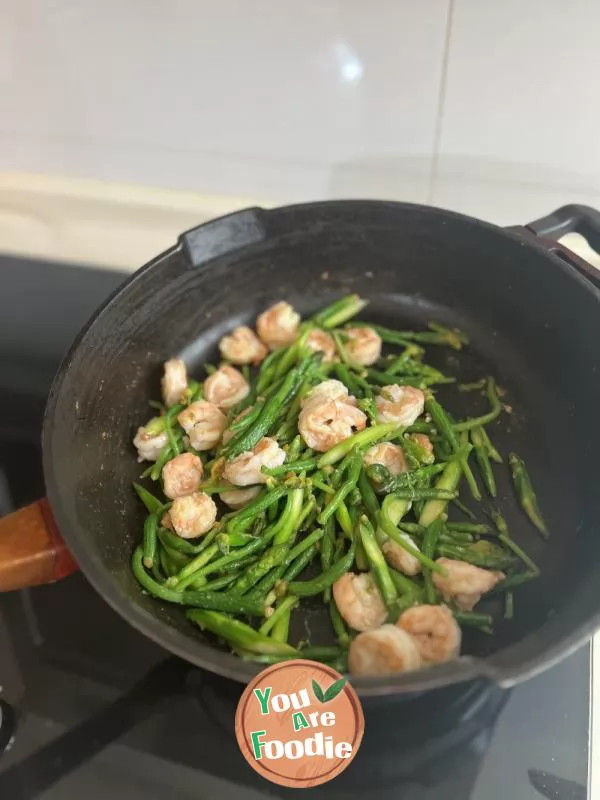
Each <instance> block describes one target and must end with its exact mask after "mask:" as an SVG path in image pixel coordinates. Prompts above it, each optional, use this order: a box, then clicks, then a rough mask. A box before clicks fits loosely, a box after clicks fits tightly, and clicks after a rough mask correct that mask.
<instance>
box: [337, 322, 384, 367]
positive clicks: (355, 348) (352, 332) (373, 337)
mask: <svg viewBox="0 0 600 800" xmlns="http://www.w3.org/2000/svg"><path fill="white" fill-rule="evenodd" d="M344 333H345V334H346V336H347V337H348V341H347V342H346V344H345V347H346V353H347V354H348V356H349V357H350V358H351V359H352V361H354V362H355V363H356V364H362V365H363V366H365V367H368V366H370V365H371V364H374V363H375V362H376V361H377V359H378V358H379V356H380V355H381V337H380V336H379V334H378V333H376V332H375V331H374V330H373V328H346V330H345V331H344Z"/></svg>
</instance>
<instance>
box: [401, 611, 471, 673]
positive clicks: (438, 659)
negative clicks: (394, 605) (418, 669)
mask: <svg viewBox="0 0 600 800" xmlns="http://www.w3.org/2000/svg"><path fill="white" fill-rule="evenodd" d="M396 625H397V626H398V627H399V628H401V629H402V630H403V631H406V632H407V633H409V634H410V635H411V636H412V637H413V639H414V640H415V642H416V644H417V647H418V648H419V653H420V655H421V659H422V661H423V664H443V663H444V661H452V659H454V658H458V656H459V654H460V643H461V639H462V633H461V630H460V627H459V625H458V623H457V621H456V620H455V619H454V617H453V616H452V612H451V611H450V609H449V608H448V607H447V606H428V605H423V606H415V607H414V608H409V609H408V610H407V611H405V612H404V613H403V614H401V615H400V619H399V620H398V622H397V623H396Z"/></svg>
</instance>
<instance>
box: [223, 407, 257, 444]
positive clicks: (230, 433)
mask: <svg viewBox="0 0 600 800" xmlns="http://www.w3.org/2000/svg"><path fill="white" fill-rule="evenodd" d="M252 408H253V407H252V406H248V408H245V409H244V410H243V411H241V412H240V413H239V414H238V415H237V417H235V418H234V419H233V420H232V422H237V421H238V420H240V419H242V418H243V417H245V416H246V414H249V413H250V412H251V411H252ZM234 436H235V431H232V430H231V429H230V428H227V430H226V431H224V432H223V437H222V442H223V444H227V442H230V441H231V440H232V439H233V437H234Z"/></svg>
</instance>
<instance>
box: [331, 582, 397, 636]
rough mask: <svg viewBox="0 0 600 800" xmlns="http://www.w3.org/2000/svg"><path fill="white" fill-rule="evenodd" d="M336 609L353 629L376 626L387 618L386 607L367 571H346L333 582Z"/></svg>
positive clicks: (363, 629)
mask: <svg viewBox="0 0 600 800" xmlns="http://www.w3.org/2000/svg"><path fill="white" fill-rule="evenodd" d="M333 598H334V600H335V604H336V606H337V608H338V611H339V612H340V614H341V615H342V617H343V618H344V619H345V621H346V622H347V623H348V625H349V626H350V627H351V628H354V630H355V631H366V630H369V629H370V628H377V627H379V625H381V624H383V623H384V622H385V621H386V619H387V609H386V607H385V605H384V603H383V599H382V597H381V594H380V592H379V589H378V588H377V584H376V583H375V581H374V580H373V578H372V577H371V575H370V574H369V573H368V572H361V573H360V574H358V575H357V574H355V573H354V572H347V573H346V574H345V575H342V577H341V578H338V580H337V581H336V582H335V583H334V584H333Z"/></svg>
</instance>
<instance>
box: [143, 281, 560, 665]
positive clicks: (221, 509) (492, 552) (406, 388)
mask: <svg viewBox="0 0 600 800" xmlns="http://www.w3.org/2000/svg"><path fill="white" fill-rule="evenodd" d="M365 305H366V303H365V302H364V301H363V300H362V299H361V298H359V297H358V296H356V295H351V296H349V297H345V298H342V299H340V300H337V301H336V302H334V303H332V304H331V305H330V306H327V307H326V308H325V309H323V310H321V311H320V312H318V313H317V314H315V315H314V316H313V317H311V318H309V319H306V320H304V321H303V320H302V319H301V317H300V314H298V312H297V311H296V310H295V309H294V308H293V307H292V306H291V305H290V304H289V303H287V302H283V301H282V302H279V303H276V304H275V305H273V306H272V307H271V308H268V309H267V310H266V311H264V312H263V313H262V314H261V315H260V316H259V317H258V319H257V321H256V331H255V330H253V329H252V328H251V327H248V326H240V327H237V328H235V329H233V330H232V331H231V332H230V333H228V334H227V335H226V336H224V337H223V338H222V339H221V342H220V344H219V352H220V355H221V357H222V359H223V361H222V363H221V364H219V365H215V366H212V365H206V366H205V370H206V373H207V374H206V375H205V377H204V379H203V380H202V381H199V380H197V379H194V378H192V377H190V376H189V374H188V367H186V364H185V363H184V362H183V361H182V360H181V359H180V358H173V359H170V360H169V361H167V362H166V364H165V365H164V375H163V379H162V383H161V390H162V391H161V395H162V404H160V405H159V407H160V414H159V415H158V416H155V417H153V418H152V419H151V420H150V421H149V422H148V423H146V425H144V426H143V427H141V428H139V429H138V431H137V433H136V434H135V437H134V439H133V444H134V447H135V448H136V450H137V453H138V460H139V461H146V462H150V465H149V466H148V468H147V469H146V470H145V472H144V473H143V475H142V478H143V479H146V478H148V479H150V480H151V481H154V482H156V485H157V487H159V488H158V489H157V490H156V491H151V490H150V489H149V488H148V485H147V484H140V483H137V484H135V489H136V491H137V493H138V495H139V497H140V499H141V500H142V502H143V503H144V505H145V506H146V509H147V512H148V515H147V517H146V521H145V524H144V531H143V537H142V543H141V544H140V545H139V547H138V548H137V549H136V551H135V553H134V555H133V561H132V566H133V572H134V574H135V576H136V578H137V580H138V581H139V583H140V584H141V586H142V587H143V589H144V590H145V591H147V592H148V593H149V594H151V595H153V596H154V597H156V598H157V600H160V601H162V602H167V603H175V604H178V605H180V606H183V607H184V608H186V609H187V611H186V616H187V617H188V619H189V620H190V623H193V624H195V625H198V626H200V628H202V629H203V630H204V631H205V632H206V633H208V634H209V635H214V636H215V637H217V638H218V639H220V640H221V641H224V642H226V643H227V644H228V645H229V647H230V648H231V650H232V651H233V652H234V653H236V654H237V655H238V656H239V657H241V658H244V659H250V660H256V661H258V662H260V663H273V662H275V661H278V660H280V659H286V658H293V657H302V658H314V659H318V660H321V661H324V662H326V663H328V664H331V665H332V666H334V667H336V668H337V669H341V670H346V669H349V670H350V672H351V673H353V674H356V675H381V674H390V673H400V672H409V671H412V670H416V669H420V668H425V667H428V666H431V665H434V664H441V663H444V662H447V661H450V660H452V659H456V658H459V657H460V650H461V642H462V629H463V628H465V627H469V628H472V629H474V630H475V631H480V632H481V633H480V635H482V636H483V635H489V634H490V633H492V632H493V625H494V618H495V616H497V612H498V608H497V606H498V603H502V602H503V603H504V617H505V618H510V617H511V616H512V614H513V613H514V608H515V594H516V593H517V592H518V587H519V585H521V584H522V583H524V582H525V581H527V580H530V579H532V578H535V577H537V575H538V574H539V570H538V568H537V566H536V564H535V563H534V562H533V561H532V559H531V558H530V557H529V555H528V554H527V553H526V552H525V551H524V550H523V549H522V548H521V547H520V546H519V545H518V544H517V543H516V542H515V541H514V540H513V538H512V536H511V534H510V532H509V530H508V526H507V525H506V522H505V520H504V518H503V516H502V514H501V512H500V510H499V509H498V508H497V507H496V506H494V505H491V506H490V505H489V504H486V505H482V506H481V507H482V510H483V511H484V513H485V514H486V518H485V519H481V520H476V521H473V520H469V521H466V522H464V521H463V522H461V521H456V520H453V514H455V513H458V512H459V511H460V509H463V510H464V508H465V507H464V505H463V503H462V501H461V499H459V492H460V491H461V489H462V488H463V486H464V487H465V488H466V489H467V490H468V491H469V492H470V494H471V495H472V497H473V498H474V499H475V500H476V501H481V500H482V497H483V493H485V494H486V495H487V496H488V500H489V501H490V502H493V501H494V499H495V498H496V495H497V488H496V475H495V470H496V471H497V470H499V469H501V468H503V467H502V466H498V465H502V464H503V462H504V459H503V456H502V454H501V453H499V452H498V450H497V449H496V448H495V447H494V445H493V443H492V441H491V438H490V433H489V430H488V428H489V426H490V425H491V424H493V423H495V421H496V420H497V418H498V417H499V416H500V414H501V413H502V411H503V406H502V402H501V400H500V396H499V393H498V390H497V388H496V385H495V382H494V380H493V379H491V378H488V379H486V380H484V381H483V383H482V384H474V385H475V386H483V387H484V389H485V393H486V396H487V402H488V403H489V411H487V412H486V413H484V414H482V415H480V416H478V417H472V418H466V419H460V420H457V419H455V418H454V417H453V416H452V415H451V414H450V413H449V412H448V411H447V409H446V408H445V407H444V406H443V405H442V404H441V403H440V400H439V396H438V393H437V390H438V388H439V386H441V385H444V384H451V383H452V382H453V380H454V379H453V377H452V376H449V375H446V374H444V373H442V372H440V370H439V369H437V368H435V367H433V366H432V365H431V364H428V363H427V361H426V359H425V356H426V351H425V350H424V348H423V347H422V345H425V344H426V345H428V346H439V345H441V346H449V347H451V348H453V349H454V350H460V349H461V348H462V347H463V346H465V345H466V344H467V343H468V342H467V339H466V337H465V335H464V334H462V333H461V332H460V331H456V330H453V329H449V328H445V327H443V326H441V325H438V324H432V325H431V326H430V330H429V331H424V332H414V331H398V330H392V329H390V328H382V327H381V326H378V325H375V324H369V322H358V321H355V317H356V316H357V314H359V313H360V312H361V311H362V309H363V308H364V307H365ZM351 320H352V322H351ZM462 397H463V398H464V394H463V395H462ZM155 405H157V404H155ZM508 465H509V467H510V470H511V474H512V479H513V483H514V487H515V492H516V494H517V497H518V500H519V503H520V505H521V508H522V509H523V511H524V512H525V515H526V516H524V520H526V519H527V518H528V519H529V522H531V523H532V525H533V526H535V528H537V530H538V531H539V532H540V534H541V535H542V536H544V537H547V536H548V528H547V526H546V523H545V521H544V519H543V517H542V513H541V511H540V507H539V504H538V500H537V498H536V495H535V493H534V490H533V486H532V482H531V478H530V476H529V474H528V472H527V469H526V467H525V464H524V462H523V460H522V459H521V458H520V457H519V456H518V455H516V454H515V453H511V454H510V456H509V458H508ZM504 469H506V467H504ZM482 489H483V493H482ZM467 511H468V512H469V514H471V515H472V512H470V511H469V510H468V509H467ZM472 516H473V517H475V515H472ZM490 521H491V523H493V525H492V524H490ZM527 524H529V523H527ZM480 603H481V604H482V607H481V608H480V607H479V604H480ZM319 604H322V605H324V606H325V607H326V608H327V610H328V616H329V619H330V621H331V629H332V636H333V638H334V640H335V642H336V644H335V645H333V646H332V645H331V642H329V643H328V644H327V645H325V644H322V643H320V642H311V641H306V640H303V641H290V621H291V619H292V617H293V615H295V614H298V613H302V609H303V607H305V606H310V607H311V608H312V609H314V608H315V607H316V606H318V605H319ZM484 604H485V605H487V609H485V608H483V605H484ZM476 607H477V609H476ZM517 607H518V606H517ZM306 632H308V627H307V628H306ZM308 633H309V632H308Z"/></svg>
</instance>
